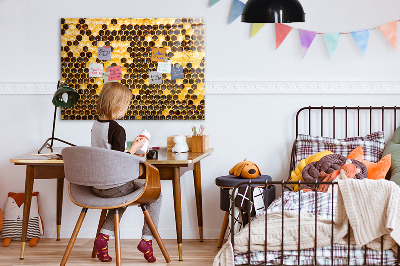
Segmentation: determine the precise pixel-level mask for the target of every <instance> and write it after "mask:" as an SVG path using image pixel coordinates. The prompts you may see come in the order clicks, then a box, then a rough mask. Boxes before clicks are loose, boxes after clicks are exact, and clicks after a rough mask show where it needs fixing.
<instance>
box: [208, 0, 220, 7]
mask: <svg viewBox="0 0 400 266" xmlns="http://www.w3.org/2000/svg"><path fill="white" fill-rule="evenodd" d="M218 2H219V0H210V5H209V6H208V7H212V6H213V5H214V4H216V3H218Z"/></svg>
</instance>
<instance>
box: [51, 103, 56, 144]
mask: <svg viewBox="0 0 400 266" xmlns="http://www.w3.org/2000/svg"><path fill="white" fill-rule="evenodd" d="M56 116H57V106H54V117H53V131H52V133H51V144H50V149H51V148H53V140H54V131H55V129H56Z"/></svg>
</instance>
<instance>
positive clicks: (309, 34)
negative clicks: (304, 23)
mask: <svg viewBox="0 0 400 266" xmlns="http://www.w3.org/2000/svg"><path fill="white" fill-rule="evenodd" d="M316 35H317V33H316V32H315V31H308V30H301V29H299V36H300V43H301V54H302V57H303V58H304V57H305V56H306V53H307V51H308V48H310V45H311V44H312V42H313V40H314V38H315V36H316Z"/></svg>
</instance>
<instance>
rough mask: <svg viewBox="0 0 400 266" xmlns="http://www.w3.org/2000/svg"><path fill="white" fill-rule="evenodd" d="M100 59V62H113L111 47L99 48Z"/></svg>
mask: <svg viewBox="0 0 400 266" xmlns="http://www.w3.org/2000/svg"><path fill="white" fill-rule="evenodd" d="M98 58H99V60H111V47H108V46H104V47H99V49H98Z"/></svg>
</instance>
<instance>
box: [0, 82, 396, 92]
mask: <svg viewBox="0 0 400 266" xmlns="http://www.w3.org/2000/svg"><path fill="white" fill-rule="evenodd" d="M56 85H57V82H45V83H40V82H38V83H18V82H13V83H0V94H50V95H51V94H53V93H54V91H55V88H56ZM206 94H400V82H399V81H271V82H270V81H257V82H254V81H210V82H206Z"/></svg>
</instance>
